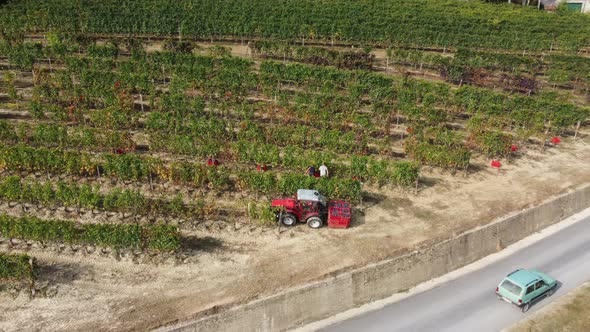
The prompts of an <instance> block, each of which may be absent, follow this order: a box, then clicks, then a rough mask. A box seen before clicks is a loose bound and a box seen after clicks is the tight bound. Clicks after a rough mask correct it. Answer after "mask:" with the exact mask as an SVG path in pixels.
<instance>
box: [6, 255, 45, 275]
mask: <svg viewBox="0 0 590 332" xmlns="http://www.w3.org/2000/svg"><path fill="white" fill-rule="evenodd" d="M31 261H32V262H33V264H32V265H31V263H30V262H31ZM37 274H38V271H37V265H36V264H35V260H34V259H32V258H31V257H30V256H29V255H25V254H6V253H0V282H13V281H33V280H35V279H36V277H37Z"/></svg>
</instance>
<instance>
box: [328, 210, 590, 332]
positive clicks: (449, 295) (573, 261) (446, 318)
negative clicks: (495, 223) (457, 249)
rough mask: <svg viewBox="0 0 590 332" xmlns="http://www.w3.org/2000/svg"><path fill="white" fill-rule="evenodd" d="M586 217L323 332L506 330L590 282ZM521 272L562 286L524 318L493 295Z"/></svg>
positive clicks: (589, 235)
mask: <svg viewBox="0 0 590 332" xmlns="http://www.w3.org/2000/svg"><path fill="white" fill-rule="evenodd" d="M587 211H588V210H587ZM587 211H585V212H587ZM584 215H585V216H584V217H583V219H581V220H580V221H578V222H576V223H574V224H572V225H570V226H568V227H566V228H564V229H562V230H560V231H558V232H556V233H554V234H551V235H549V236H548V237H546V238H543V239H541V240H539V241H538V242H535V243H534V244H532V245H530V246H528V247H525V248H522V249H519V250H517V251H516V252H514V253H513V254H511V255H509V256H507V257H504V258H501V259H499V260H497V261H495V262H493V263H491V264H489V265H487V266H484V267H483V268H481V269H479V270H475V271H473V272H470V273H467V274H464V275H462V276H460V277H459V278H457V279H454V280H451V281H449V282H447V283H444V284H441V285H439V286H437V287H435V288H432V289H430V290H427V291H425V292H422V293H419V294H416V295H414V296H410V297H407V298H405V299H403V300H401V301H399V302H395V303H391V304H388V305H386V306H385V307H383V308H381V309H379V310H376V311H371V312H368V313H364V314H362V315H360V316H356V317H353V318H350V319H348V320H344V321H340V322H337V323H334V324H332V325H329V326H327V327H325V328H324V329H322V330H321V331H338V332H346V331H350V332H353V331H354V332H358V331H363V332H369V331H388V332H392V331H404V332H406V331H412V332H413V331H453V332H456V331H478V332H484V331H499V330H502V329H503V328H507V327H509V326H511V325H512V324H514V323H516V322H517V321H519V320H521V319H523V318H524V317H527V316H528V315H531V314H533V313H534V312H535V311H537V310H539V309H540V308H542V307H543V306H545V305H547V304H548V303H549V302H551V301H554V300H555V299H557V298H559V297H560V296H562V295H564V294H565V293H567V292H568V291H569V290H571V289H573V288H576V287H578V286H580V285H581V284H583V283H584V282H585V281H588V280H590V216H588V213H584ZM519 267H523V268H530V269H538V270H540V271H543V272H546V273H547V274H549V275H550V276H552V277H554V278H556V279H557V280H558V282H559V284H558V289H557V291H556V292H555V294H553V296H552V297H550V298H543V299H542V300H540V301H538V302H537V303H536V304H534V305H533V306H531V308H530V309H529V311H528V312H527V313H524V314H523V313H522V312H521V311H520V309H519V308H518V307H516V306H514V305H510V304H509V303H506V302H504V301H501V300H498V298H497V297H496V295H495V294H494V291H495V288H496V286H497V284H498V283H499V282H500V280H502V278H504V277H505V276H506V275H507V274H508V273H510V272H512V271H513V270H515V269H517V268H519ZM324 325H325V324H324Z"/></svg>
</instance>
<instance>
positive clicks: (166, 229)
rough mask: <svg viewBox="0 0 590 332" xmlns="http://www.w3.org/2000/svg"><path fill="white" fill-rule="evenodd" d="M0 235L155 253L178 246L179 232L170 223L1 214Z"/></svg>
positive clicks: (177, 247) (175, 248) (176, 248)
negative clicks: (89, 221)
mask: <svg viewBox="0 0 590 332" xmlns="http://www.w3.org/2000/svg"><path fill="white" fill-rule="evenodd" d="M0 235H1V236H2V237H4V238H16V239H23V240H32V241H39V242H56V243H66V244H85V245H95V246H101V247H110V248H115V249H146V250H150V251H155V252H163V251H176V250H178V249H179V248H180V233H179V232H178V229H177V228H176V227H175V226H171V225H150V226H141V225H130V224H77V223H75V222H73V221H69V220H58V219H50V220H43V219H39V218H36V217H28V216H26V217H13V216H9V215H7V214H2V215H0Z"/></svg>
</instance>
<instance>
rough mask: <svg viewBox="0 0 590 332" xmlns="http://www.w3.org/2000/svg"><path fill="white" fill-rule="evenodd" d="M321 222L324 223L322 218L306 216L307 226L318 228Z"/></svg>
mask: <svg viewBox="0 0 590 332" xmlns="http://www.w3.org/2000/svg"><path fill="white" fill-rule="evenodd" d="M323 224H324V222H323V221H322V218H320V217H309V218H307V226H309V227H311V228H320V227H322V225H323Z"/></svg>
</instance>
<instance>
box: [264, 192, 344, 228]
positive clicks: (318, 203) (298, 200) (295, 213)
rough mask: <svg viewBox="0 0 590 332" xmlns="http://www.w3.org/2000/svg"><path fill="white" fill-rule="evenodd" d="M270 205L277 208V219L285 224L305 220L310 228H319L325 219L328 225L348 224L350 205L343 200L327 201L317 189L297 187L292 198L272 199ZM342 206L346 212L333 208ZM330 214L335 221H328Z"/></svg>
mask: <svg viewBox="0 0 590 332" xmlns="http://www.w3.org/2000/svg"><path fill="white" fill-rule="evenodd" d="M334 203H338V204H336V205H335V204H334ZM272 207H276V208H278V212H277V220H278V221H279V222H281V223H282V224H283V225H285V226H293V225H295V224H296V223H297V222H305V223H307V225H308V226H309V227H311V228H320V227H322V225H323V224H324V223H325V222H326V221H327V222H328V226H329V227H338V228H346V227H348V225H349V224H350V205H348V203H346V202H343V201H332V202H328V200H327V199H326V197H325V196H324V195H322V194H320V193H319V192H318V191H317V190H309V189H299V190H297V193H296V194H295V195H294V197H293V198H283V199H275V200H273V201H272ZM343 208H344V209H347V211H346V213H339V212H338V211H336V210H335V209H339V210H340V209H343ZM332 210H334V211H332ZM330 211H331V212H332V213H330ZM330 216H333V217H334V218H337V219H338V220H337V222H330V219H331V217H330ZM334 218H332V219H334ZM333 221H336V219H334V220H333Z"/></svg>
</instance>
